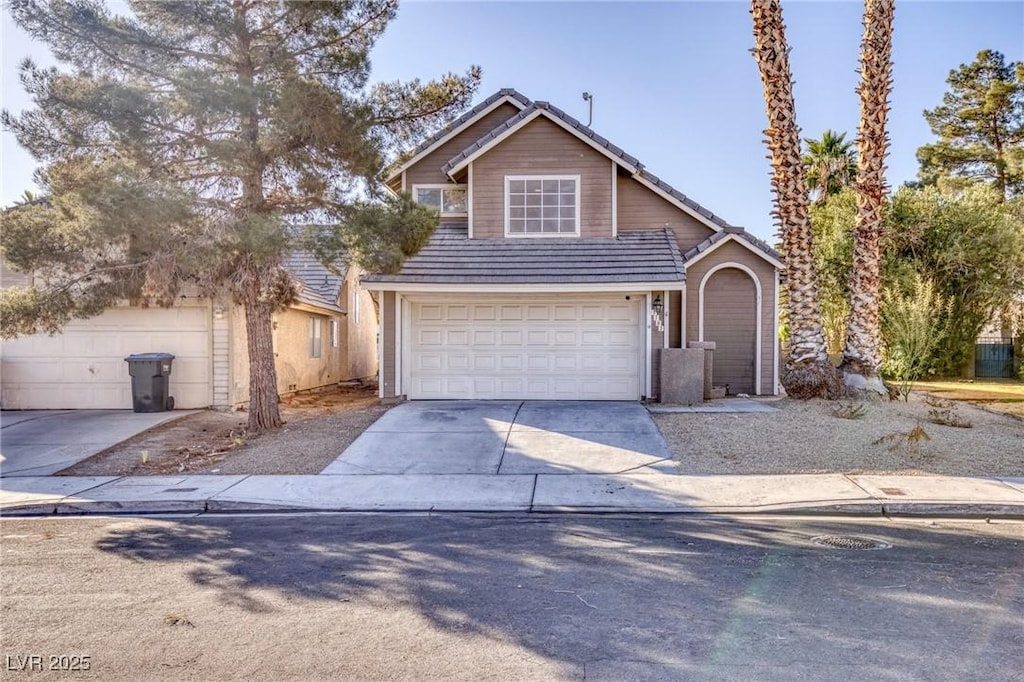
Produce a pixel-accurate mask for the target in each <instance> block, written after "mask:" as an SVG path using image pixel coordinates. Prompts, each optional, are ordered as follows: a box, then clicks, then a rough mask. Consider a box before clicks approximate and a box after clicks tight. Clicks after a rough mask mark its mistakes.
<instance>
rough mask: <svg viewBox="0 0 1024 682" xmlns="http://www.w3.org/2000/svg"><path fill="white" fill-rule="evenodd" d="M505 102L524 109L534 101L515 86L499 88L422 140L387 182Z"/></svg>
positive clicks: (389, 175) (390, 174)
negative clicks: (515, 88)
mask: <svg viewBox="0 0 1024 682" xmlns="http://www.w3.org/2000/svg"><path fill="white" fill-rule="evenodd" d="M503 104H511V105H512V106H514V107H515V108H516V109H519V110H522V109H525V108H527V107H529V106H530V105H531V104H532V102H531V101H530V100H529V99H527V98H526V97H525V96H524V95H522V94H521V93H519V92H517V91H516V90H514V89H513V88H503V89H501V90H499V91H498V92H496V93H494V94H493V95H491V96H490V97H488V98H487V99H485V100H484V101H483V102H480V104H478V105H476V106H475V107H473V108H472V109H470V110H469V111H467V112H466V113H464V114H463V115H462V116H459V117H458V118H457V119H455V120H454V121H452V122H451V123H449V124H448V125H446V126H445V127H444V128H441V130H439V131H437V132H436V133H434V134H433V135H431V136H430V137H428V138H427V139H426V140H424V141H423V142H421V143H420V145H419V146H418V147H416V149H414V150H413V151H412V153H411V155H410V156H409V158H408V159H407V160H406V161H404V162H402V163H401V164H399V165H397V166H396V167H395V168H394V169H393V170H392V171H391V172H390V173H388V176H387V182H388V183H391V182H393V181H394V180H396V179H397V178H399V177H401V175H402V173H403V172H404V171H406V170H408V169H409V168H410V167H412V166H414V165H416V164H417V163H419V162H420V161H422V160H423V159H424V158H425V157H426V156H427V155H429V154H430V153H431V152H433V151H435V150H437V149H438V148H439V147H440V146H441V145H443V144H444V143H445V142H447V141H448V140H450V139H452V138H453V137H455V136H456V135H458V134H459V133H460V132H461V131H462V130H464V129H466V128H468V127H469V126H470V125H472V124H473V123H475V122H476V121H478V120H480V119H481V118H483V117H484V116H486V115H487V114H489V113H491V112H492V111H494V110H495V109H497V108H498V107H500V106H501V105H503Z"/></svg>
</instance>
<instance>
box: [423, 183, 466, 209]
mask: <svg viewBox="0 0 1024 682" xmlns="http://www.w3.org/2000/svg"><path fill="white" fill-rule="evenodd" d="M412 195H413V198H414V199H415V201H416V203H417V204H423V205H424V206H430V207H431V208H433V209H434V210H435V211H437V212H438V213H440V214H441V216H442V217H452V216H460V217H461V216H465V215H467V214H468V210H467V193H466V185H413V186H412Z"/></svg>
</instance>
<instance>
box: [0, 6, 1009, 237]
mask: <svg viewBox="0 0 1024 682" xmlns="http://www.w3.org/2000/svg"><path fill="white" fill-rule="evenodd" d="M748 7H749V5H748V4H747V3H745V2H699V3H698V2H673V3H668V2H665V3H626V2H602V3H582V2H569V3H553V2H530V3H522V2H516V3H496V2H460V3H439V2H406V3H405V4H404V5H403V6H402V8H401V9H400V11H399V16H398V19H397V20H396V21H395V22H394V23H393V24H392V25H391V26H389V27H388V31H387V33H386V34H385V36H384V37H383V39H382V40H381V41H380V42H379V43H378V45H377V47H376V49H375V50H374V52H373V53H372V56H373V65H374V71H373V78H374V79H375V80H394V79H403V80H404V79H410V78H415V77H419V78H422V79H429V78H432V77H434V76H437V75H439V74H441V73H444V72H446V71H449V70H456V71H462V70H464V69H465V68H466V67H468V66H469V65H471V64H478V65H480V66H481V67H482V68H483V84H482V86H481V89H480V93H479V98H481V99H482V98H484V97H486V96H487V95H489V94H491V93H492V92H493V91H495V90H497V89H499V88H503V87H514V88H516V89H517V90H519V91H520V92H522V93H523V94H525V95H526V96H527V97H530V98H532V99H538V100H547V101H550V102H551V103H553V104H555V105H556V106H558V107H560V108H562V109H564V110H565V111H567V112H569V113H570V114H572V115H574V116H576V117H577V118H580V119H582V120H583V121H584V122H585V121H586V118H587V108H586V104H585V103H584V102H583V100H582V98H581V93H582V92H583V91H585V90H586V91H589V92H591V93H593V94H594V122H593V127H594V129H595V130H596V131H597V132H599V133H601V134H602V135H604V136H605V137H607V138H609V139H610V140H611V141H613V142H614V143H615V144H617V145H619V146H620V147H622V148H623V149H625V150H626V151H628V152H629V153H631V154H633V155H634V156H636V157H638V158H639V159H640V160H641V161H642V162H643V163H644V165H645V166H646V167H647V168H648V169H649V170H650V171H651V172H653V173H655V174H656V175H659V176H660V177H662V178H663V179H664V180H666V181H667V182H669V183H671V184H672V185H673V186H675V187H676V188H677V189H679V190H681V191H682V192H684V193H686V194H688V195H689V196H691V197H692V198H693V199H694V200H696V201H698V202H700V203H702V204H704V205H705V206H707V207H708V208H709V209H711V210H712V211H715V212H716V213H718V214H719V215H721V216H723V217H724V218H725V219H726V220H728V221H730V222H732V223H734V224H737V225H742V226H744V227H746V228H747V229H749V230H750V231H751V232H753V233H754V234H756V235H758V236H760V237H762V238H765V239H772V235H773V233H774V229H775V228H774V226H773V224H772V220H771V216H770V212H771V208H772V207H771V187H770V184H769V171H770V168H769V164H768V161H767V159H766V158H765V156H766V153H767V152H766V149H765V146H764V143H763V142H762V130H763V129H764V127H765V114H764V103H763V100H762V95H761V84H760V80H759V77H758V73H757V66H756V65H755V63H754V59H753V57H752V56H751V55H750V52H749V49H750V48H751V47H752V46H753V37H752V32H751V19H750V15H749V13H748ZM783 9H784V13H785V18H786V24H787V29H788V33H787V36H788V39H789V42H790V44H791V46H792V52H791V55H790V58H791V64H792V68H793V74H794V79H795V81H796V106H797V120H798V122H799V124H800V126H801V128H802V130H803V135H804V136H805V137H809V136H813V137H818V136H820V134H821V132H822V131H823V130H825V129H826V128H833V129H837V130H841V131H848V133H849V134H848V138H849V139H852V138H853V136H854V134H855V132H856V126H857V115H858V100H857V97H856V95H855V93H854V87H855V86H856V84H857V73H856V69H857V56H858V47H859V42H860V37H861V30H862V26H861V14H862V5H861V4H860V3H857V2H784V6H783ZM984 48H991V49H995V50H999V51H1000V52H1002V53H1003V54H1005V55H1006V58H1007V60H1009V61H1020V60H1024V1H1022V0H1017V1H1015V2H991V3H986V2H963V3H954V2H911V1H909V0H905V1H903V2H898V3H897V8H896V28H895V38H894V50H893V52H894V55H893V58H894V62H895V66H894V74H895V85H894V90H893V97H892V114H891V117H890V137H891V139H892V148H891V157H890V161H889V182H890V183H891V184H892V185H893V186H897V185H899V184H900V183H902V182H904V181H906V180H911V179H913V178H914V177H915V175H916V172H917V162H916V159H915V157H914V153H915V151H916V149H917V148H918V147H919V146H920V145H921V144H924V143H926V142H929V141H931V140H932V139H933V138H932V135H931V132H930V131H929V130H928V126H927V125H926V124H925V121H924V118H923V117H922V115H921V112H922V110H924V109H925V108H931V107H934V106H935V105H936V104H938V103H939V102H940V101H941V98H942V93H943V92H944V91H945V89H946V83H945V79H946V77H947V75H948V73H949V71H950V69H952V68H954V67H956V66H958V65H959V64H961V63H965V62H969V61H972V60H973V58H974V56H975V54H976V53H977V52H978V51H979V50H981V49H984ZM28 55H32V56H33V57H34V58H36V59H37V61H40V62H43V63H45V62H46V61H47V58H48V57H47V55H46V54H45V52H44V51H42V49H41V48H40V46H37V45H33V44H31V43H30V42H29V41H28V40H27V39H26V38H25V37H24V36H23V35H20V33H19V32H18V31H17V29H16V27H13V26H12V25H11V22H10V19H9V18H8V16H7V14H6V13H5V14H4V17H3V100H4V104H3V105H4V107H6V108H8V109H13V110H18V109H20V108H22V107H24V106H26V101H25V98H24V96H23V94H22V92H21V89H20V85H19V84H18V82H17V77H16V76H17V74H16V67H17V63H18V61H20V59H21V58H23V57H25V56H28ZM2 165H3V168H2V170H3V177H2V180H3V187H2V202H0V203H2V204H3V205H8V204H9V203H10V202H11V201H13V200H14V199H15V198H16V197H17V196H18V195H19V194H21V192H22V190H24V189H30V188H32V187H33V184H32V180H31V175H32V171H33V169H34V166H35V164H34V162H33V160H32V159H31V157H29V156H27V155H26V154H25V153H24V152H23V151H21V150H19V149H18V148H17V147H16V143H14V142H13V140H11V139H10V136H8V135H6V134H5V135H4V139H3V161H2Z"/></svg>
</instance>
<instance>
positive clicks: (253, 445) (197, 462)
mask: <svg viewBox="0 0 1024 682" xmlns="http://www.w3.org/2000/svg"><path fill="white" fill-rule="evenodd" d="M387 409H388V408H386V407H384V406H382V405H380V400H379V399H378V398H377V389H376V387H354V386H353V387H338V388H335V389H332V390H329V391H324V392H319V393H310V394H303V395H296V396H290V397H286V398H283V399H282V403H281V413H282V416H283V417H284V420H285V422H286V424H285V426H284V427H283V428H281V429H279V430H278V431H274V432H270V433H265V434H262V435H259V436H253V435H249V434H247V433H246V430H245V425H246V420H247V416H246V413H245V412H216V411H213V410H204V411H202V412H197V413H196V414H192V415H188V416H186V417H182V418H181V419H177V420H175V421H173V422H171V423H169V424H165V425H163V426H160V427H157V428H156V429H153V430H151V431H148V432H146V433H142V434H139V435H138V436H135V437H134V438H131V439H129V440H127V441H125V442H123V443H120V444H118V445H115V446H114V447H112V448H109V449H107V450H105V451H104V452H101V453H99V454H97V455H94V456H93V457H90V458H89V459H87V460H85V461H83V462H79V463H78V464H76V465H74V466H72V467H69V468H67V469H65V470H63V471H61V472H60V473H58V474H57V475H58V476H150V475H152V476H159V475H169V474H170V475H173V474H180V473H192V474H317V473H320V471H322V470H323V469H324V467H326V466H327V465H328V464H330V463H331V462H332V461H334V459H335V458H337V457H338V455H340V454H341V453H342V451H343V450H344V449H345V448H346V447H348V446H349V444H350V443H351V442H352V441H354V440H355V439H356V438H357V437H358V436H359V434H361V433H362V432H363V431H364V430H365V429H366V428H367V427H368V426H370V424H372V423H373V422H375V421H376V420H377V418H378V417H380V416H381V415H382V414H384V412H386V411H387Z"/></svg>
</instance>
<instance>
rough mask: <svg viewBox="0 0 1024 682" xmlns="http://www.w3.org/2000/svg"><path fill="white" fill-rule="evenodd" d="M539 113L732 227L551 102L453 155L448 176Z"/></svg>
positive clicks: (536, 105)
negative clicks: (558, 122) (510, 129)
mask: <svg viewBox="0 0 1024 682" xmlns="http://www.w3.org/2000/svg"><path fill="white" fill-rule="evenodd" d="M537 111H544V112H546V113H548V114H550V115H552V116H555V117H556V118H558V119H560V120H561V121H563V122H564V123H566V124H567V125H569V126H571V127H572V128H574V129H575V130H577V131H578V132H579V133H580V134H582V135H583V136H584V137H587V138H589V139H590V140H591V141H592V142H593V143H594V144H595V145H596V146H598V147H601V148H603V149H605V150H607V151H608V153H610V154H611V155H613V156H614V157H616V158H618V159H619V160H620V161H621V162H622V163H623V164H625V165H627V166H632V167H633V168H636V169H637V174H638V175H639V176H640V177H642V178H643V179H644V180H646V181H647V182H649V183H651V184H652V185H655V186H656V187H658V189H660V190H661V191H663V192H665V193H666V194H669V195H670V196H672V198H674V199H675V200H676V201H679V202H680V203H682V204H684V205H686V206H687V207H688V208H689V209H690V210H692V211H694V212H695V213H699V214H700V215H702V216H703V217H704V218H706V219H707V220H709V221H710V222H712V223H714V224H715V225H717V226H719V227H722V228H725V227H728V226H729V223H728V222H727V221H726V220H725V219H724V218H722V217H720V216H718V215H715V214H714V213H713V212H711V211H710V210H708V209H706V208H704V207H703V206H701V205H700V204H698V203H697V202H696V201H694V200H693V199H691V198H689V197H688V196H686V195H685V194H683V193H682V192H680V191H679V190H677V189H675V188H674V187H672V186H671V185H669V184H668V183H667V182H665V181H664V180H662V179H661V178H659V177H658V176H656V175H654V174H653V173H649V172H648V171H647V170H645V169H644V165H643V164H642V163H640V160H639V159H637V158H636V157H635V156H632V155H630V154H627V153H626V152H625V151H623V150H622V148H621V147H618V146H617V145H614V144H612V143H611V142H609V141H608V140H607V139H606V138H604V137H602V136H600V135H598V134H597V133H595V132H594V131H593V130H591V129H590V128H589V127H587V126H585V125H583V124H582V123H580V122H579V121H578V120H577V119H575V118H573V117H572V116H570V115H569V114H567V113H565V112H564V111H562V110H561V109H559V108H558V107H556V106H554V105H552V104H549V103H548V102H533V103H532V104H531V105H530V106H528V107H527V108H525V109H523V110H522V111H520V112H519V113H518V114H516V115H515V116H512V117H511V118H509V119H508V120H507V121H505V122H504V123H502V124H501V125H499V126H497V127H496V128H494V130H492V131H490V132H489V133H487V134H486V135H484V136H483V137H481V138H480V139H479V140H477V141H476V142H474V143H473V144H471V145H469V146H468V147H466V148H465V149H463V150H462V151H461V152H459V153H458V154H456V155H455V156H453V157H452V158H451V159H450V160H449V161H448V163H446V164H445V165H444V166H443V167H442V170H443V171H444V172H445V173H448V172H450V171H451V170H452V169H454V168H455V167H456V166H458V165H459V164H460V163H461V162H463V161H465V160H466V159H467V158H469V157H470V156H472V155H473V154H474V153H475V152H476V151H478V150H479V149H480V148H481V147H484V146H485V145H487V144H488V143H489V142H491V141H493V140H494V139H496V138H498V137H500V136H501V135H502V134H503V133H505V132H506V131H507V130H508V129H509V128H512V127H514V126H516V125H518V124H519V123H521V122H522V121H523V120H524V119H526V118H529V117H530V116H532V115H533V114H535V113H536V112H537Z"/></svg>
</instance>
